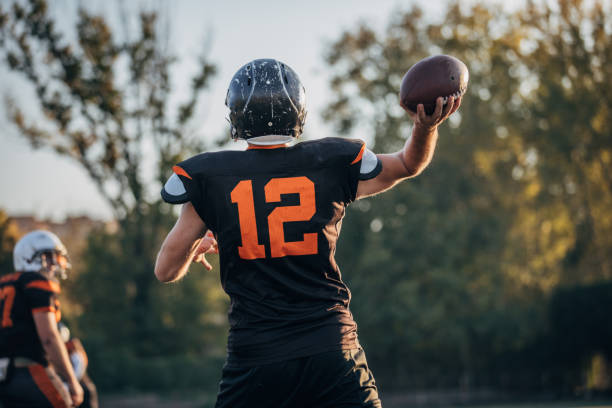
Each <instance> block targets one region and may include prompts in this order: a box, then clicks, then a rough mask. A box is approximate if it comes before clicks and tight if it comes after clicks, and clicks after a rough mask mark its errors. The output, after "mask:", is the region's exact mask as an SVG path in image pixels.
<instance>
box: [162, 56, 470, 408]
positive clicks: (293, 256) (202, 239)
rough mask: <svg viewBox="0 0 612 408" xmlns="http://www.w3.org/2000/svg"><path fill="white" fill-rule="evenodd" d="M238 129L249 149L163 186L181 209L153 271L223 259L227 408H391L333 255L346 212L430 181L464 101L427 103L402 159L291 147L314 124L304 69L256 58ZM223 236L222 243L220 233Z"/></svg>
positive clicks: (322, 143)
mask: <svg viewBox="0 0 612 408" xmlns="http://www.w3.org/2000/svg"><path fill="white" fill-rule="evenodd" d="M226 105H227V106H228V108H229V111H230V112H229V120H230V123H231V134H232V137H233V138H234V139H245V140H246V141H247V142H248V148H247V150H246V151H220V152H213V153H203V154H200V155H197V156H195V157H192V158H191V159H188V160H186V161H184V162H182V163H179V164H178V165H177V166H175V167H174V169H173V170H174V174H173V175H172V176H171V177H170V178H169V180H168V182H167V183H166V184H165V186H164V188H163V189H162V197H163V199H164V200H165V201H167V202H169V203H172V204H181V203H184V205H183V207H182V210H181V213H180V216H179V219H178V220H177V222H176V224H175V226H174V227H173V229H172V230H171V231H170V233H169V234H168V236H167V237H166V239H165V241H164V243H163V244H162V246H161V249H160V251H159V254H158V257H157V262H156V265H155V275H156V276H157V278H158V279H159V280H160V281H162V282H174V281H176V280H178V279H180V278H181V277H182V276H183V275H185V273H187V270H188V267H189V265H190V264H191V262H201V263H203V264H204V265H205V266H206V267H207V269H210V264H208V262H207V261H206V259H205V258H204V255H205V254H206V253H208V252H217V251H218V253H219V254H220V269H221V270H220V276H221V284H222V286H223V288H224V290H225V291H226V292H227V294H228V295H229V297H230V301H231V306H230V310H229V323H230V332H229V337H228V342H227V359H226V363H225V366H224V368H223V373H222V378H221V382H220V384H219V392H218V396H217V403H216V407H232V408H236V407H318V408H322V407H330V408H332V407H340V406H342V407H380V406H381V405H380V400H379V397H378V390H377V388H376V384H375V382H374V377H373V375H372V373H371V371H370V370H369V368H368V365H367V362H366V358H365V354H364V351H363V349H362V348H361V346H360V344H359V341H358V338H357V325H356V323H355V321H354V319H353V316H352V314H351V312H350V310H349V302H350V299H351V295H350V291H349V289H348V287H347V286H346V285H345V284H344V282H343V280H342V276H341V273H340V269H339V267H338V265H337V264H336V261H335V259H334V254H335V248H336V242H337V240H338V236H339V233H340V227H341V223H342V218H343V217H344V214H345V209H346V207H347V206H348V205H349V204H350V203H351V202H353V201H355V200H357V199H359V198H362V197H367V196H371V195H374V194H377V193H380V192H382V191H385V190H387V189H389V188H391V187H393V186H394V185H395V184H397V183H398V182H400V181H402V180H405V179H407V178H410V177H414V176H416V175H417V174H419V173H420V172H421V171H422V170H423V169H424V168H425V167H426V166H427V164H428V163H429V162H430V161H431V158H432V155H433V152H434V148H435V145H436V140H437V136H438V132H437V127H438V125H440V123H442V122H443V121H444V120H445V119H446V118H448V117H449V116H450V115H451V114H452V113H453V112H455V111H456V110H457V109H458V108H459V105H460V98H453V97H450V98H449V99H448V104H447V105H446V106H445V107H443V98H438V100H437V104H436V109H435V111H434V113H433V114H432V115H430V116H427V115H426V114H425V112H424V109H423V105H419V106H418V110H417V113H416V114H415V113H412V112H408V113H409V115H410V117H411V118H412V120H413V121H414V127H413V129H412V135H411V136H410V137H409V139H408V141H407V142H406V145H405V147H404V148H403V149H402V150H401V151H399V152H396V153H390V154H379V155H376V154H374V153H373V152H372V151H370V150H369V149H368V148H367V147H366V146H365V143H363V142H362V141H359V140H349V139H343V138H324V139H320V140H314V141H308V142H302V143H298V144H295V145H293V146H292V145H290V143H291V142H293V141H294V140H295V139H297V137H298V136H299V135H300V134H301V132H302V128H303V125H304V120H305V117H306V109H305V91H304V88H303V86H302V84H301V83H300V81H299V78H298V77H297V75H296V74H295V72H294V71H293V70H292V69H291V68H289V67H288V66H287V65H285V64H283V63H281V62H279V61H276V60H273V59H261V60H254V61H252V62H249V63H248V64H246V65H244V66H243V67H242V68H240V69H239V70H238V72H237V73H236V74H235V75H234V77H233V78H232V81H231V83H230V86H229V89H228V93H227V98H226ZM207 230H208V231H212V233H213V234H214V236H210V233H208V234H207V233H206V232H207Z"/></svg>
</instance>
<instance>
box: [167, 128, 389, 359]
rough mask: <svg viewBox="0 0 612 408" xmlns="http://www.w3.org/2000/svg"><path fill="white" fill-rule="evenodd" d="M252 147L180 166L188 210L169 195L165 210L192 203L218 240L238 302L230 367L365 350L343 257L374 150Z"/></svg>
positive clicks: (225, 279) (228, 286) (330, 142)
mask: <svg viewBox="0 0 612 408" xmlns="http://www.w3.org/2000/svg"><path fill="white" fill-rule="evenodd" d="M253 147H254V146H251V148H250V149H249V150H247V151H222V152H213V153H203V154H200V155H198V156H195V157H192V158H191V159H189V160H186V161H184V162H182V163H180V164H179V165H178V166H175V168H174V171H175V173H176V174H177V175H178V176H179V177H180V180H181V181H182V184H183V185H184V187H185V190H184V191H183V194H182V196H181V197H180V198H181V200H179V201H177V200H176V196H174V197H171V196H170V195H169V194H168V193H167V192H166V191H164V190H162V196H163V197H164V199H165V200H166V201H169V202H173V203H176V202H181V201H187V200H189V201H191V202H192V204H193V205H194V208H195V210H196V211H197V213H198V214H199V215H200V217H201V218H202V220H203V221H204V223H205V224H206V226H207V227H208V228H209V229H210V230H212V231H213V232H214V233H215V236H216V239H217V241H218V244H219V256H220V264H221V265H220V269H221V272H220V273H221V284H222V286H223V288H224V290H225V291H226V292H227V294H228V295H229V297H230V301H231V307H230V310H229V323H230V333H229V338H228V345H227V346H228V361H227V363H228V364H229V365H240V366H245V365H247V366H248V365H256V364H263V363H268V362H274V361H282V360H287V359H291V358H296V357H302V356H307V355H311V354H315V353H319V352H324V351H330V350H338V349H352V348H356V347H358V346H359V344H358V341H357V326H356V324H355V322H354V320H353V317H352V315H351V312H350V311H349V302H350V299H351V293H350V291H349V289H348V287H347V286H346V285H345V284H344V282H343V281H342V277H341V274H340V269H339V268H338V265H337V264H336V261H335V259H334V254H335V250H336V242H337V240H338V235H339V233H340V228H341V224H342V218H343V217H344V213H345V209H346V206H347V205H348V204H349V203H351V202H352V201H353V200H354V199H355V196H356V193H357V184H358V182H359V179H360V165H361V160H362V156H363V154H364V151H365V144H364V143H363V142H361V141H353V140H348V139H341V138H327V139H321V140H317V141H311V142H302V143H299V144H297V145H295V146H292V147H276V148H265V147H263V146H261V147H256V148H253ZM379 171H380V166H377V169H376V171H375V173H376V174H378V172H379ZM374 175H375V174H372V173H371V174H369V175H368V177H367V178H369V177H373V176H374ZM362 178H363V177H362ZM175 194H176V193H175Z"/></svg>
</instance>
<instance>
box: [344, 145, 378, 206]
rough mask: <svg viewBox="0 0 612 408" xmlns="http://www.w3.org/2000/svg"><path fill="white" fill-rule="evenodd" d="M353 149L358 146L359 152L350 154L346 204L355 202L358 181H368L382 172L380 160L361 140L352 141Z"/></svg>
mask: <svg viewBox="0 0 612 408" xmlns="http://www.w3.org/2000/svg"><path fill="white" fill-rule="evenodd" d="M351 144H353V146H354V147H353V149H355V148H356V147H357V146H355V145H356V144H357V145H358V148H359V150H358V151H357V152H356V153H355V150H353V151H352V152H351V154H352V156H349V158H352V160H351V162H350V164H349V190H350V196H349V199H348V202H349V203H351V202H353V201H355V198H356V197H357V187H358V185H359V181H361V180H369V179H372V178H374V177H376V176H378V175H379V174H380V172H381V170H382V163H381V161H380V159H379V158H378V157H377V156H376V155H375V154H374V153H373V152H372V151H371V150H370V149H368V148H367V146H366V144H365V142H364V141H362V140H353V141H351Z"/></svg>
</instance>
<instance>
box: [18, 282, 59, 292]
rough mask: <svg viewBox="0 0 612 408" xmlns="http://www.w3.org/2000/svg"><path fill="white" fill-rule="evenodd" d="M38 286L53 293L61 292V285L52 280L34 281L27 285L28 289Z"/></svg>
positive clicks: (37, 287)
mask: <svg viewBox="0 0 612 408" xmlns="http://www.w3.org/2000/svg"><path fill="white" fill-rule="evenodd" d="M30 288H36V289H42V290H46V291H49V292H53V293H60V285H59V284H58V283H55V282H52V281H33V282H30V283H28V284H27V285H26V289H30Z"/></svg>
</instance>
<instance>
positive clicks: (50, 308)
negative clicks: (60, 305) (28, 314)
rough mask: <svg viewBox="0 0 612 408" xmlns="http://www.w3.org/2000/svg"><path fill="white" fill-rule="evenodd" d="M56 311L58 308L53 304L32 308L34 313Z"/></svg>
mask: <svg viewBox="0 0 612 408" xmlns="http://www.w3.org/2000/svg"><path fill="white" fill-rule="evenodd" d="M49 312H51V313H55V312H56V310H55V308H54V307H53V306H43V307H35V308H34V309H32V314H34V313H49Z"/></svg>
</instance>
